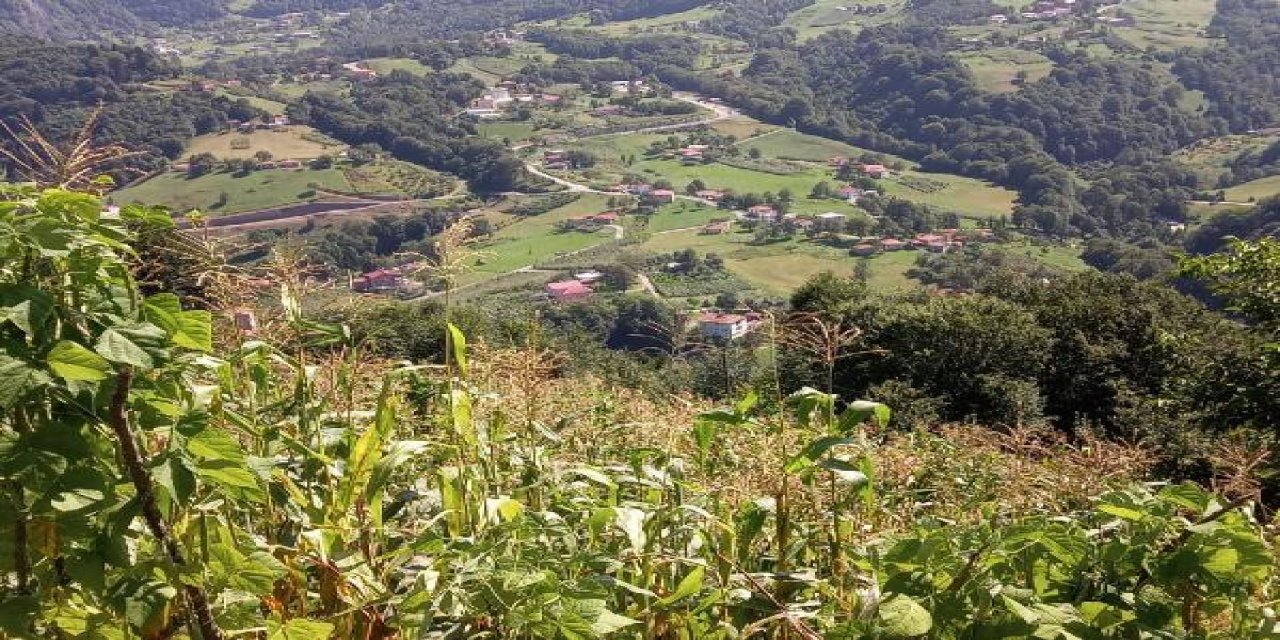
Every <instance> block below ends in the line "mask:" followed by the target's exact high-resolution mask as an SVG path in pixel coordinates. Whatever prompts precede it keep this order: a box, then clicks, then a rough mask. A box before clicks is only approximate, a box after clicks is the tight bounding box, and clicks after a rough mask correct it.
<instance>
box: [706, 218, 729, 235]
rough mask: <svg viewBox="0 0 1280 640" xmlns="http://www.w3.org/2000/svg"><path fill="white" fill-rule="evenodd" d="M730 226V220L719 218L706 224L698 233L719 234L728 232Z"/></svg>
mask: <svg viewBox="0 0 1280 640" xmlns="http://www.w3.org/2000/svg"><path fill="white" fill-rule="evenodd" d="M732 228H733V223H732V222H731V221H729V220H721V221H719V222H712V223H711V224H708V225H707V226H705V227H703V228H702V230H701V231H699V232H698V233H699V234H701V235H704V236H719V235H724V234H726V233H729V230H730V229H732Z"/></svg>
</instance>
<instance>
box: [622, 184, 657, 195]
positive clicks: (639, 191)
mask: <svg viewBox="0 0 1280 640" xmlns="http://www.w3.org/2000/svg"><path fill="white" fill-rule="evenodd" d="M619 190H620V191H622V192H623V193H629V194H631V195H633V196H647V195H649V194H650V193H653V186H652V185H648V184H644V183H640V184H627V185H623V186H622V187H621V188H620V189H619Z"/></svg>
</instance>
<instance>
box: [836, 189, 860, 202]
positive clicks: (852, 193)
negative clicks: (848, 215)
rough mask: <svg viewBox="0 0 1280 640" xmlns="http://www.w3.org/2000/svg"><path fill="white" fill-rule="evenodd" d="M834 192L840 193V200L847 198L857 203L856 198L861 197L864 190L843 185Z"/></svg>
mask: <svg viewBox="0 0 1280 640" xmlns="http://www.w3.org/2000/svg"><path fill="white" fill-rule="evenodd" d="M836 193H838V194H839V195H840V198H841V199H842V200H848V201H849V202H851V203H854V204H857V201H858V198H861V197H862V196H863V194H864V193H866V192H865V191H863V190H862V189H859V188H857V187H850V186H844V187H840V190H839V191H837V192H836Z"/></svg>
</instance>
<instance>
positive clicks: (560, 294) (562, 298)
mask: <svg viewBox="0 0 1280 640" xmlns="http://www.w3.org/2000/svg"><path fill="white" fill-rule="evenodd" d="M546 291H547V296H548V297H550V298H551V299H552V300H555V301H556V302H570V301H574V300H585V299H587V298H590V297H591V294H592V293H595V291H594V290H592V288H591V287H588V286H587V285H585V284H582V283H581V282H579V281H577V280H564V281H561V282H552V283H550V284H548V285H547V289H546Z"/></svg>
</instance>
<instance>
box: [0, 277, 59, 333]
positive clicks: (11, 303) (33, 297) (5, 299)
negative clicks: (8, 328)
mask: <svg viewBox="0 0 1280 640" xmlns="http://www.w3.org/2000/svg"><path fill="white" fill-rule="evenodd" d="M53 306H54V302H53V298H52V297H51V296H50V295H49V294H47V293H45V292H43V291H40V290H39V289H37V288H35V287H33V286H30V285H26V284H13V285H4V286H0V324H3V323H5V322H12V323H13V324H14V326H16V327H18V328H19V329H21V330H22V332H23V333H25V334H26V335H27V339H28V340H31V339H32V338H34V337H35V336H36V333H37V332H38V331H40V330H41V329H42V328H43V327H45V326H46V323H48V322H49V319H50V317H52V316H53Z"/></svg>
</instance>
